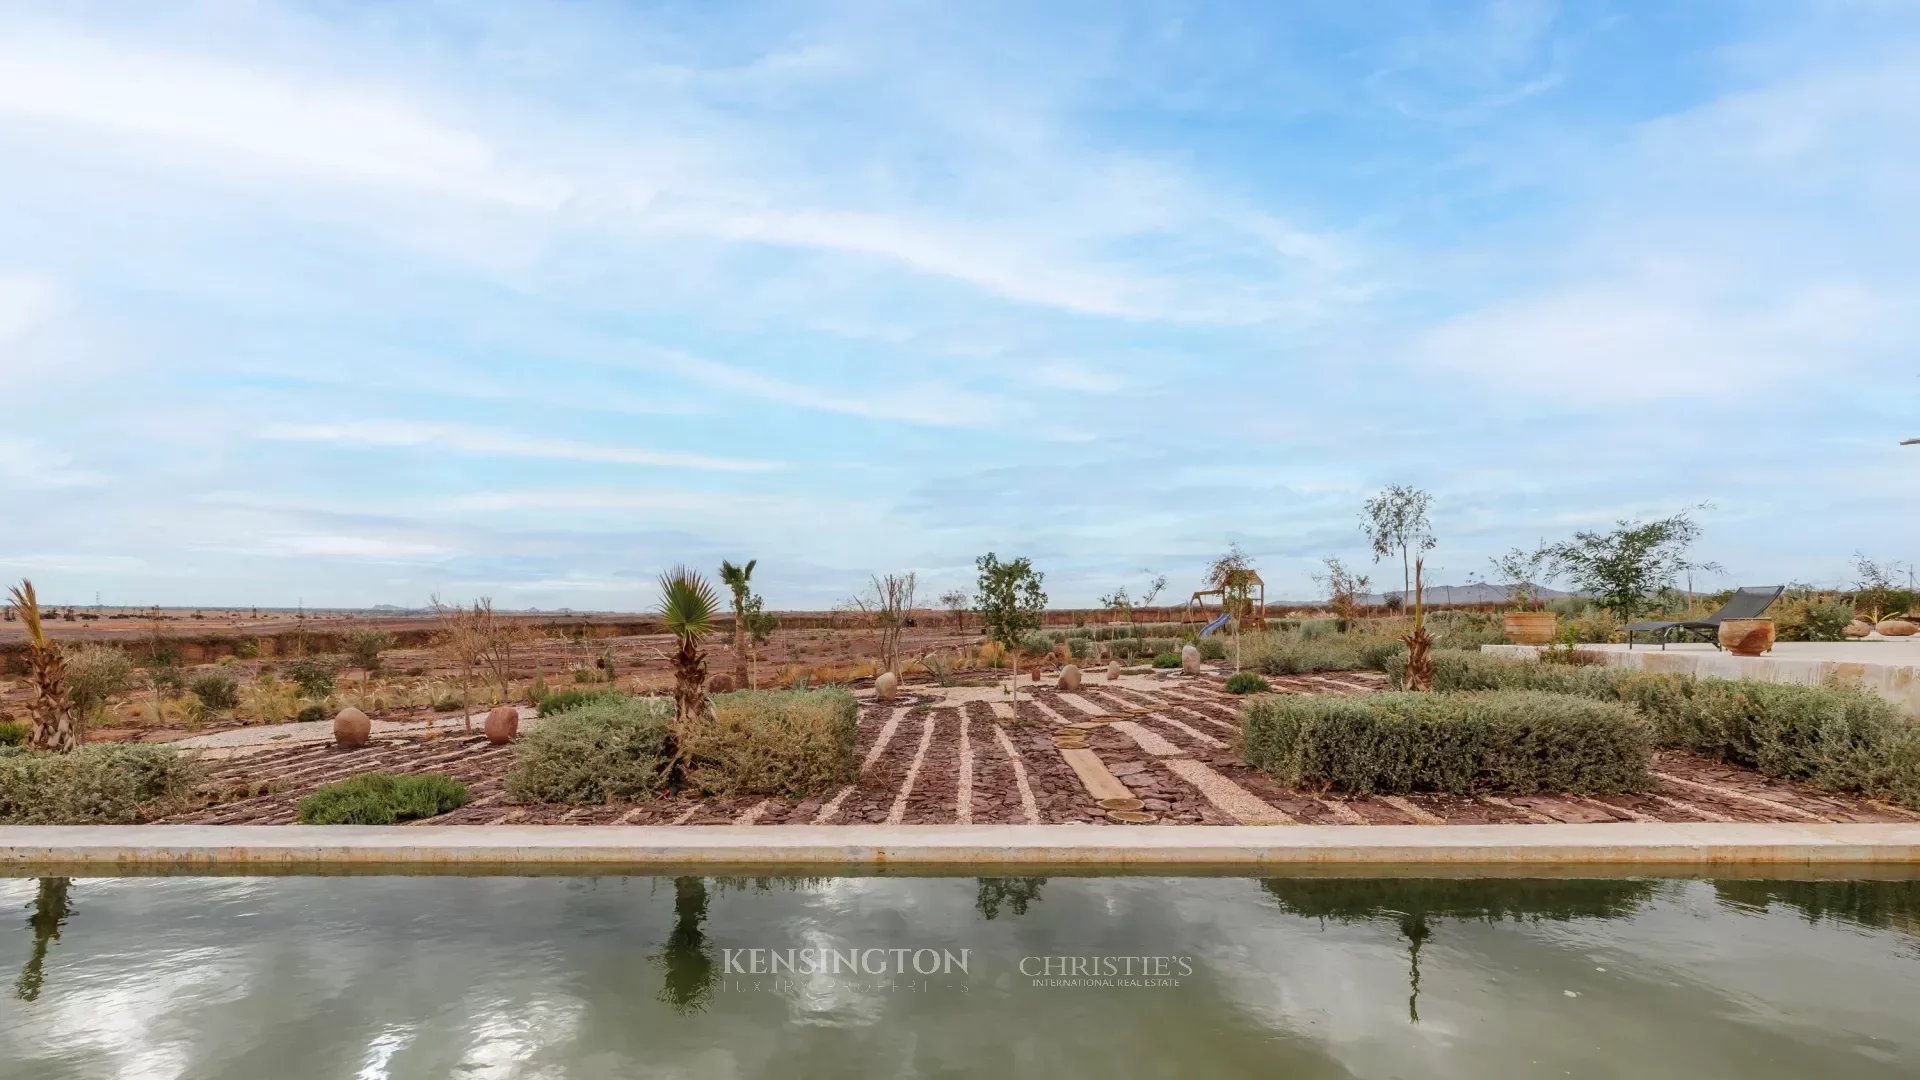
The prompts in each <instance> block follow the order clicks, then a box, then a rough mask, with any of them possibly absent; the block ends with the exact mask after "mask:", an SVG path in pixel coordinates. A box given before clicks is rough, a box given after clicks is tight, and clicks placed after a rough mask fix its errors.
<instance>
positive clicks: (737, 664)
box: [720, 559, 759, 686]
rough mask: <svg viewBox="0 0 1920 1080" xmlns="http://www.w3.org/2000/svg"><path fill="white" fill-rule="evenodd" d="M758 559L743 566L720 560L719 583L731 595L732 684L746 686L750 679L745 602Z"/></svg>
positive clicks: (749, 591)
mask: <svg viewBox="0 0 1920 1080" xmlns="http://www.w3.org/2000/svg"><path fill="white" fill-rule="evenodd" d="M758 562H759V560H758V559H748V560H747V562H746V565H745V566H735V565H734V564H733V563H731V562H729V561H727V560H726V559H722V560H720V583H721V584H722V585H725V586H726V587H727V588H728V590H730V591H731V592H732V593H733V659H734V671H735V673H736V676H737V677H736V678H735V679H734V682H735V683H737V684H738V685H740V686H746V685H747V683H748V680H749V678H750V676H749V673H748V671H747V667H748V665H747V637H748V632H747V601H748V600H749V599H750V598H752V596H753V590H752V586H751V582H752V581H753V568H754V566H755V565H756V564H757V563H758Z"/></svg>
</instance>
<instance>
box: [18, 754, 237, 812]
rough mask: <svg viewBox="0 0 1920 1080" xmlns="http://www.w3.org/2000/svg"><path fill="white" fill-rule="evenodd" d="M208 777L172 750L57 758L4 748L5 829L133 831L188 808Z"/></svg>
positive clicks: (190, 759)
mask: <svg viewBox="0 0 1920 1080" xmlns="http://www.w3.org/2000/svg"><path fill="white" fill-rule="evenodd" d="M203 775H204V770H203V769H202V768H201V765H200V762H199V760H198V759H197V758H195V757H194V756H192V755H190V754H183V753H181V752H180V751H178V750H175V749H173V748H172V747H167V746H140V745H127V744H117V743H97V744H95V745H93V746H82V747H80V748H79V749H77V750H74V751H73V752H72V753H68V754H54V753H48V752H45V751H41V750H28V749H25V748H22V747H5V748H0V824H6V825H132V824H136V823H138V822H142V821H150V820H152V819H154V818H157V817H164V816H166V815H167V814H169V813H174V812H177V811H179V810H183V809H185V808H186V807H187V806H188V805H189V804H190V803H191V802H192V799H193V794H194V788H195V786H196V785H197V784H198V783H199V782H200V780H201V777H202V776H203Z"/></svg>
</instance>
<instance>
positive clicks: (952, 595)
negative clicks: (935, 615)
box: [940, 589, 973, 630]
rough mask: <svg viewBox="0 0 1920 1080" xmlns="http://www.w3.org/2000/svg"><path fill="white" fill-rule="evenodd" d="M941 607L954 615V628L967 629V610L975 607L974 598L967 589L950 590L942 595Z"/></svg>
mask: <svg viewBox="0 0 1920 1080" xmlns="http://www.w3.org/2000/svg"><path fill="white" fill-rule="evenodd" d="M940 606H941V607H943V608H946V609H947V610H948V611H950V612H952V613H953V627H954V629H956V630H965V629H966V628H967V609H968V608H971V607H972V606H973V597H972V596H971V595H970V594H969V593H968V592H967V590H965V589H948V590H947V591H946V592H943V593H941V594H940Z"/></svg>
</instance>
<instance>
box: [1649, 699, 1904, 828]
mask: <svg viewBox="0 0 1920 1080" xmlns="http://www.w3.org/2000/svg"><path fill="white" fill-rule="evenodd" d="M1691 689H1692V692H1691V693H1690V694H1687V695H1685V696H1684V697H1679V698H1676V699H1675V700H1674V701H1672V702H1670V703H1666V704H1665V705H1664V707H1662V708H1660V709H1659V711H1658V713H1657V714H1656V715H1655V717H1654V719H1655V724H1656V728H1657V731H1658V735H1659V738H1660V741H1661V743H1662V744H1663V745H1667V746H1678V747H1682V748H1684V749H1688V750H1692V751H1694V752H1696V753H1700V754H1705V755H1707V756H1708V757H1713V758H1718V759H1720V760H1722V761H1730V762H1733V763H1735V764H1739V765H1745V766H1748V767H1750V768H1754V769H1758V770H1759V771H1760V772H1763V773H1765V774H1766V775H1768V776H1776V777H1780V778H1781V779H1785V780H1798V781H1800V782H1802V783H1806V784H1811V785H1813V786H1814V787H1819V788H1825V789H1826V790H1828V791H1843V792H1852V793H1858V794H1864V795H1871V796H1875V797H1880V798H1885V799H1888V800H1890V801H1893V802H1898V803H1901V804H1902V805H1906V806H1920V725H1916V724H1915V722H1914V721H1913V719H1912V718H1911V717H1909V716H1907V715H1906V714H1905V713H1904V712H1903V711H1902V710H1901V709H1900V707H1899V706H1897V705H1895V704H1893V703H1892V702H1890V701H1887V700H1886V699H1884V698H1882V697H1879V696H1878V695H1876V694H1871V693H1868V692H1867V691H1864V690H1858V689H1854V688H1851V687H1837V686H1801V685H1797V684H1792V683H1763V682H1753V681H1750V680H1745V679H1739V680H1736V679H1699V680H1696V681H1695V682H1694V683H1693V685H1692V688H1691Z"/></svg>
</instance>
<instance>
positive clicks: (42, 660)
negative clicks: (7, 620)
mask: <svg viewBox="0 0 1920 1080" xmlns="http://www.w3.org/2000/svg"><path fill="white" fill-rule="evenodd" d="M8 593H9V594H10V595H11V596H12V598H13V607H14V610H16V611H18V612H19V613H20V622H21V624H22V625H23V626H25V627H26V630H27V663H28V666H29V668H30V669H31V670H30V677H31V680H32V683H33V706H32V709H33V730H32V732H31V734H29V735H28V736H27V745H29V746H32V747H33V748H34V749H36V750H52V751H55V752H57V753H62V754H64V753H67V752H68V751H71V750H72V749H73V748H74V747H75V746H76V745H77V744H78V743H79V738H78V735H77V732H76V729H75V728H74V724H73V700H72V699H71V698H69V697H68V696H67V687H66V675H67V665H66V661H65V659H64V658H62V657H61V655H60V650H59V649H56V648H54V647H53V643H52V642H50V641H48V640H47V634H46V631H45V630H44V629H42V628H41V625H40V598H39V597H38V596H35V595H34V592H33V582H31V581H28V580H26V579H24V578H23V579H21V581H20V584H18V585H16V586H14V587H13V588H11V589H9V590H8Z"/></svg>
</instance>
